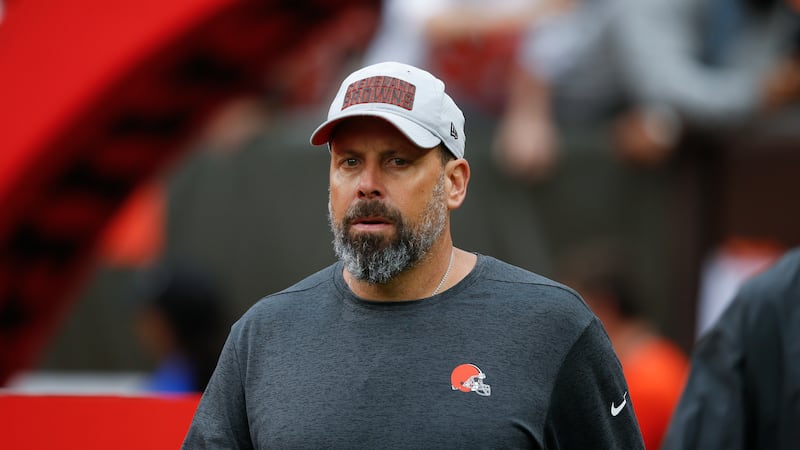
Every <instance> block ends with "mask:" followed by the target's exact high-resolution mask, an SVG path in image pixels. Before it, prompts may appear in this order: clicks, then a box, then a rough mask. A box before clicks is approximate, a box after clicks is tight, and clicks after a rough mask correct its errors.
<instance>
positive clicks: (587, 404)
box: [545, 319, 644, 449]
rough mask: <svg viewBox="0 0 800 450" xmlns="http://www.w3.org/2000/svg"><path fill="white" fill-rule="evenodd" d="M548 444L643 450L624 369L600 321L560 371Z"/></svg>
mask: <svg viewBox="0 0 800 450" xmlns="http://www.w3.org/2000/svg"><path fill="white" fill-rule="evenodd" d="M545 441H546V447H547V448H625V449H643V448H644V444H643V442H642V435H641V432H640V431H639V426H638V424H637V421H636V415H635V413H634V409H633V404H632V401H631V398H630V394H629V392H628V386H627V383H626V381H625V376H624V375H623V373H622V366H621V364H620V362H619V360H618V359H617V356H616V354H615V353H614V350H613V348H612V347H611V342H610V341H609V339H608V336H607V335H606V333H605V331H604V330H603V327H602V326H601V325H600V323H599V321H598V320H597V319H593V320H592V321H591V322H590V323H589V325H588V326H587V327H586V329H585V330H584V331H583V333H582V334H581V335H580V337H579V338H578V340H577V341H576V342H575V344H574V345H573V346H572V348H571V349H570V351H569V353H568V354H567V356H566V358H565V360H564V362H563V364H562V366H561V369H560V370H559V375H558V378H557V380H556V383H555V386H554V389H553V393H552V396H551V401H550V408H549V411H548V417H547V421H546V424H545Z"/></svg>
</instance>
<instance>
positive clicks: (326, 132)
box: [311, 111, 442, 148]
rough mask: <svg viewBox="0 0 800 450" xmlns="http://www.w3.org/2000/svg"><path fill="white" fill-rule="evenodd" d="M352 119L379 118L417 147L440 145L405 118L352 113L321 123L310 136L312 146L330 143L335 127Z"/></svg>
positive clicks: (432, 135)
mask: <svg viewBox="0 0 800 450" xmlns="http://www.w3.org/2000/svg"><path fill="white" fill-rule="evenodd" d="M353 117H379V118H381V119H383V120H385V121H387V122H389V123H390V124H392V125H394V127H395V128H397V129H398V130H399V131H400V132H401V133H403V135H405V136H406V137H407V138H408V139H409V140H410V141H411V142H413V143H414V144H415V145H417V146H418V147H422V148H433V147H436V146H437V145H439V144H441V143H442V140H441V139H439V138H438V137H436V135H434V134H433V133H431V132H430V131H428V130H427V129H426V128H425V127H423V126H421V125H418V124H417V123H416V122H413V121H411V120H409V119H406V118H405V117H402V116H398V115H397V114H393V113H391V112H385V111H368V112H367V111H354V112H353V113H351V114H344V115H341V116H339V117H336V118H335V119H331V120H327V121H325V122H323V123H322V125H320V126H319V127H317V129H316V130H314V133H312V134H311V144H312V145H324V144H327V143H328V142H330V140H331V133H332V132H333V130H334V128H336V126H337V125H339V124H340V123H342V122H343V121H345V120H347V119H351V118H353Z"/></svg>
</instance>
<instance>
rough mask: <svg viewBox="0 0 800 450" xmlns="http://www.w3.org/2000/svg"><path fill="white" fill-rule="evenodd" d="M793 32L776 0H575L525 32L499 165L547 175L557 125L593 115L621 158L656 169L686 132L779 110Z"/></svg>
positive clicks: (797, 72)
mask: <svg viewBox="0 0 800 450" xmlns="http://www.w3.org/2000/svg"><path fill="white" fill-rule="evenodd" d="M793 8H797V6H796V5H794V6H793ZM797 29H798V17H797V13H796V12H795V11H793V9H792V7H789V6H787V2H786V1H785V0H640V1H636V2H621V1H619V0H580V1H577V2H576V3H575V6H574V7H573V8H571V9H565V10H563V14H560V15H556V16H554V17H552V18H551V19H550V20H547V21H545V22H543V23H540V24H537V26H535V27H531V28H530V29H529V30H528V32H527V33H526V34H525V37H524V39H523V43H522V45H521V46H520V51H519V54H518V63H517V64H518V67H517V69H516V70H515V71H514V74H513V77H512V81H511V82H510V83H509V87H510V90H509V97H508V98H509V101H508V107H507V108H506V110H505V111H504V113H503V116H502V119H501V122H500V126H499V127H498V135H497V138H496V145H495V154H496V157H497V160H498V163H499V165H500V167H501V168H503V169H504V170H506V171H507V172H508V173H509V174H510V175H512V176H515V177H517V178H522V179H526V178H527V179H530V180H533V181H536V180H541V179H543V178H546V177H547V176H549V174H550V173H551V172H552V170H553V169H554V167H555V165H556V163H557V161H558V158H559V151H560V150H559V148H560V142H559V129H560V128H562V127H564V125H572V124H577V125H578V126H585V125H586V124H587V123H588V124H592V123H598V122H600V123H605V126H607V127H608V129H609V134H610V138H611V139H613V141H614V144H615V145H614V151H615V152H616V156H617V157H619V158H620V159H621V160H622V161H626V162H629V163H634V164H637V165H639V166H642V167H652V166H658V165H661V164H662V163H664V162H665V161H666V160H667V159H668V158H669V157H670V155H671V154H672V152H673V151H674V150H675V148H676V146H677V145H678V144H679V141H680V138H681V137H682V136H683V135H684V134H685V133H686V132H687V130H695V129H699V130H704V131H712V132H725V131H726V130H733V129H736V127H739V126H741V125H742V124H743V123H747V122H748V121H754V120H755V119H756V118H759V117H760V116H762V115H764V114H770V113H775V112H780V111H782V110H784V109H785V108H786V107H787V106H790V105H792V104H796V102H797V101H798V99H800V59H798V53H797V51H796V50H797V48H798V42H797V34H796V33H797Z"/></svg>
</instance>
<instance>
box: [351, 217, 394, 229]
mask: <svg viewBox="0 0 800 450" xmlns="http://www.w3.org/2000/svg"><path fill="white" fill-rule="evenodd" d="M392 226H393V223H392V221H391V220H389V219H387V218H385V217H379V216H367V217H357V218H355V219H354V220H353V221H352V222H351V223H350V228H351V229H354V230H356V231H379V230H383V229H386V228H390V227H392Z"/></svg>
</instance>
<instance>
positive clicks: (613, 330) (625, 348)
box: [557, 239, 700, 450]
mask: <svg viewBox="0 0 800 450" xmlns="http://www.w3.org/2000/svg"><path fill="white" fill-rule="evenodd" d="M624 253H625V252H624V251H623V249H622V247H621V246H620V245H619V244H617V243H616V242H614V241H612V240H609V239H603V240H599V239H598V240H595V241H588V242H587V243H586V244H585V245H580V246H576V247H574V248H572V249H569V250H567V251H565V252H564V253H563V254H562V255H561V258H560V259H559V264H558V266H557V267H558V274H559V276H558V277H557V278H559V280H560V281H561V282H563V283H566V284H567V285H569V286H573V287H574V288H575V289H576V290H577V291H578V293H580V294H581V296H582V297H583V298H584V299H585V300H586V303H587V304H588V305H589V307H590V308H591V309H592V311H593V312H594V313H595V314H596V315H597V317H598V319H600V322H602V324H603V326H604V327H605V329H606V332H607V333H608V336H609V337H610V338H611V344H612V345H613V346H614V351H615V352H616V353H617V356H618V357H619V359H620V362H621V363H622V370H623V372H624V373H625V378H626V379H627V381H628V387H629V388H630V399H631V401H632V402H633V405H634V408H635V409H636V419H637V420H638V421H639V428H640V429H641V431H642V438H643V439H644V444H645V448H648V449H653V450H657V449H659V448H660V446H661V441H662V439H663V437H664V434H665V433H666V431H667V426H668V424H669V420H670V417H671V416H672V413H673V410H674V409H675V406H676V405H677V403H678V399H679V397H680V394H681V391H682V390H683V386H684V383H685V381H686V375H687V373H688V368H689V364H688V358H687V357H686V355H685V353H684V352H683V350H682V349H681V348H680V347H678V346H677V345H676V344H675V343H674V342H673V341H672V340H671V339H669V338H667V337H665V336H664V335H663V334H662V333H661V332H660V331H659V329H658V327H657V325H656V324H655V323H654V322H653V321H651V320H650V319H648V317H647V315H646V314H645V313H644V305H642V298H641V297H640V296H639V295H638V294H637V293H636V289H635V288H634V283H633V278H632V276H631V273H630V271H631V268H630V266H629V265H628V264H627V263H626V261H627V259H626V258H625V256H624ZM698 448H700V447H698Z"/></svg>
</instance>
